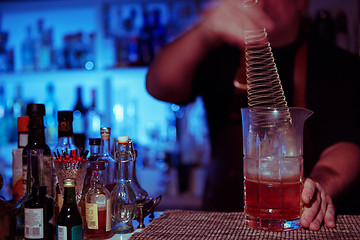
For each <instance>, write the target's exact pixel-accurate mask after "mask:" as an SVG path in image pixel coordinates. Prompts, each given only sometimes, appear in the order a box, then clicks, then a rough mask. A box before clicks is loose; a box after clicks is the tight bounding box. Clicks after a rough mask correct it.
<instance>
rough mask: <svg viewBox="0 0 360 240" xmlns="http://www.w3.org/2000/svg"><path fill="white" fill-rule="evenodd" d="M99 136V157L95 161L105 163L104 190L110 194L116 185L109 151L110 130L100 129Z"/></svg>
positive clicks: (113, 162)
mask: <svg viewBox="0 0 360 240" xmlns="http://www.w3.org/2000/svg"><path fill="white" fill-rule="evenodd" d="M100 135H101V145H100V155H99V157H98V159H97V161H105V162H106V163H107V166H106V171H105V176H104V178H105V182H106V188H107V189H108V190H109V192H111V191H112V190H113V188H114V187H115V185H116V170H117V167H116V163H115V160H114V158H113V157H112V155H111V150H110V146H111V144H110V135H111V128H109V127H102V128H101V129H100Z"/></svg>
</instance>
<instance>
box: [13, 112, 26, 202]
mask: <svg viewBox="0 0 360 240" xmlns="http://www.w3.org/2000/svg"><path fill="white" fill-rule="evenodd" d="M17 123H18V124H17V130H18V146H17V148H15V149H13V150H12V157H13V161H12V171H13V177H12V186H13V188H12V189H13V202H14V203H16V202H17V201H19V199H20V198H21V197H22V196H23V195H24V193H25V192H26V186H25V188H24V187H23V186H24V185H23V157H22V156H23V149H24V148H25V147H26V145H27V144H28V135H29V132H28V125H29V116H22V117H18V120H17Z"/></svg>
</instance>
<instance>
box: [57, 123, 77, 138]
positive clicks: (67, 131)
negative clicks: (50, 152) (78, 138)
mask: <svg viewBox="0 0 360 240" xmlns="http://www.w3.org/2000/svg"><path fill="white" fill-rule="evenodd" d="M73 136H74V132H73V126H72V122H71V121H67V120H64V121H59V125H58V138H62V137H73Z"/></svg>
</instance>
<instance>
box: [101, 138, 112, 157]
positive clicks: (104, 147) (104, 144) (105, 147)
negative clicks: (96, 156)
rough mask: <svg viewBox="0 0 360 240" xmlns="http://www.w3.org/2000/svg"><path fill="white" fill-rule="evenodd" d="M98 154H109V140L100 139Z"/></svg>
mask: <svg viewBox="0 0 360 240" xmlns="http://www.w3.org/2000/svg"><path fill="white" fill-rule="evenodd" d="M100 155H101V156H105V155H106V156H111V154H110V140H108V139H107V140H105V139H101V145H100Z"/></svg>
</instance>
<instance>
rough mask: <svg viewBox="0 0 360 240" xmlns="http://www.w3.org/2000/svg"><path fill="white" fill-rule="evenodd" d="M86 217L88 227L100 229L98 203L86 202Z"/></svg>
mask: <svg viewBox="0 0 360 240" xmlns="http://www.w3.org/2000/svg"><path fill="white" fill-rule="evenodd" d="M85 217H86V224H87V228H88V229H99V223H98V205H97V204H96V203H86V204H85Z"/></svg>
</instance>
